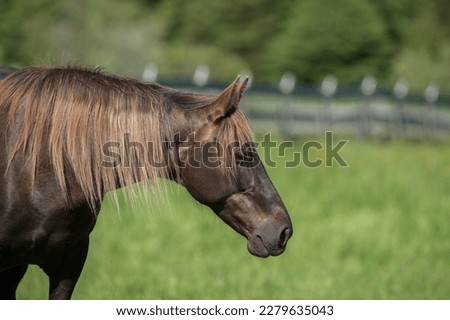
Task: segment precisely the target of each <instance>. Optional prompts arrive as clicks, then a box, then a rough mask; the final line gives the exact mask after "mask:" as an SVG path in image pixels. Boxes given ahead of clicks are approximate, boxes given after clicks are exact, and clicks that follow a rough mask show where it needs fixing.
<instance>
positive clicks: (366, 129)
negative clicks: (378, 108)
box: [359, 74, 377, 138]
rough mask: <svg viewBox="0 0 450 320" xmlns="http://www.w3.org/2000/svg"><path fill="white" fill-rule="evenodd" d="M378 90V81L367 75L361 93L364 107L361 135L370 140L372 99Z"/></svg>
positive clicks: (362, 110) (361, 119)
mask: <svg viewBox="0 0 450 320" xmlns="http://www.w3.org/2000/svg"><path fill="white" fill-rule="evenodd" d="M376 89H377V79H375V77H374V76H372V75H371V74H368V75H366V76H365V77H364V78H363V80H362V81H361V92H362V94H363V105H362V108H361V113H360V115H359V121H360V132H359V133H360V135H361V137H362V138H368V137H370V135H371V110H370V106H371V104H372V97H373V94H374V93H375V90H376Z"/></svg>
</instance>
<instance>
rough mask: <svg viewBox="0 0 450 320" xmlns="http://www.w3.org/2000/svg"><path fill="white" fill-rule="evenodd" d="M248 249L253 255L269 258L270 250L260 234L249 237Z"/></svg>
mask: <svg viewBox="0 0 450 320" xmlns="http://www.w3.org/2000/svg"><path fill="white" fill-rule="evenodd" d="M247 249H248V251H249V252H250V253H251V254H252V255H254V256H256V257H260V258H267V257H268V256H270V253H269V250H267V248H266V247H265V246H264V243H263V242H262V240H261V238H260V237H258V236H254V237H251V238H249V239H248V242H247Z"/></svg>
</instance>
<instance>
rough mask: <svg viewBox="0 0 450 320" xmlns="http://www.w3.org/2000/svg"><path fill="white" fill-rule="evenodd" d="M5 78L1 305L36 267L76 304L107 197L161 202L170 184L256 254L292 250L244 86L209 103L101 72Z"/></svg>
mask: <svg viewBox="0 0 450 320" xmlns="http://www.w3.org/2000/svg"><path fill="white" fill-rule="evenodd" d="M3 71H5V72H4V73H8V75H7V76H6V78H5V79H3V80H2V81H0V298H7V299H13V298H15V292H16V288H17V286H18V284H19V282H20V281H21V279H22V277H23V276H24V274H25V272H26V270H27V266H28V265H29V264H36V265H38V266H40V267H41V268H42V269H43V270H44V272H45V273H46V274H47V275H48V277H49V280H50V284H49V286H50V289H49V297H50V298H51V299H68V298H70V297H71V294H72V292H73V290H74V287H75V284H76V282H77V280H78V277H79V276H80V273H81V270H82V268H83V264H84V261H85V259H86V255H87V251H88V245H89V234H90V233H91V231H92V229H93V228H94V225H95V222H96V218H97V214H98V212H99V210H100V206H101V202H102V199H103V197H104V195H105V193H106V192H109V191H112V192H113V191H114V190H116V189H118V188H121V187H125V189H126V190H128V193H129V195H130V197H131V199H135V198H136V197H139V196H141V195H142V196H143V197H144V198H146V197H149V196H148V195H149V194H150V197H151V194H152V192H148V191H154V190H157V188H158V181H159V180H160V178H166V179H171V180H175V181H176V182H178V183H180V184H182V185H183V186H185V187H186V189H187V190H188V191H189V193H190V194H191V195H192V196H193V197H194V198H195V199H196V200H198V201H199V202H200V203H202V204H205V205H207V206H208V207H210V208H211V209H212V210H213V211H214V212H215V213H216V214H217V215H218V216H219V217H220V218H221V219H222V220H223V221H225V222H226V223H227V224H228V225H230V226H231V227H232V228H233V229H234V230H236V231H237V232H238V233H240V234H241V235H243V236H245V237H246V238H247V240H248V245H247V247H248V250H249V251H250V252H251V253H252V254H253V255H256V256H260V257H267V256H269V255H272V256H276V255H279V254H281V253H282V252H283V251H284V250H285V247H286V243H287V241H288V239H289V237H290V236H291V234H292V225H291V221H290V219H289V216H288V213H287V211H286V208H285V206H284V204H283V202H282V200H281V199H280V197H279V195H278V193H277V191H276V190H275V188H274V186H273V185H272V183H271V181H270V180H269V178H268V176H267V174H266V171H265V169H264V167H263V165H262V164H261V162H260V160H259V157H258V155H257V154H256V152H255V150H254V147H253V145H252V142H251V141H252V133H251V130H250V127H249V124H248V121H247V120H246V118H245V116H244V114H243V113H242V111H241V110H240V109H239V108H238V103H239V100H240V98H241V96H242V94H243V91H244V89H245V86H246V81H243V82H242V83H241V82H240V81H239V78H238V79H236V80H235V81H234V82H233V83H231V85H230V86H229V87H227V88H226V89H225V90H224V91H223V92H222V93H220V94H219V95H217V96H210V95H200V94H192V93H183V92H179V91H176V90H173V89H170V88H166V87H162V86H160V85H156V84H146V83H142V82H139V81H137V80H134V79H128V78H119V77H116V76H110V75H105V74H103V73H102V72H100V71H98V70H88V69H81V68H51V67H29V68H23V69H19V70H6V69H4V70H3ZM137 182H140V183H139V184H138V187H132V188H131V187H129V186H131V185H132V184H136V183H137ZM150 200H151V199H150Z"/></svg>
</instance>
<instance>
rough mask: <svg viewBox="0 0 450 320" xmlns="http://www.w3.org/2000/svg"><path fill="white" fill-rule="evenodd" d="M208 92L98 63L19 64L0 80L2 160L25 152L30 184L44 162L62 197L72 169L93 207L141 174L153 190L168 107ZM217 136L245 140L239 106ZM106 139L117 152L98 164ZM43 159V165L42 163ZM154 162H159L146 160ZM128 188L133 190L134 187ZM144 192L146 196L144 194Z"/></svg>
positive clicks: (197, 101)
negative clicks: (114, 71)
mask: <svg viewBox="0 0 450 320" xmlns="http://www.w3.org/2000/svg"><path fill="white" fill-rule="evenodd" d="M212 99H213V97H212V96H205V95H195V94H182V93H178V91H175V90H173V89H169V88H165V87H162V86H159V85H155V84H146V83H143V82H140V81H138V80H135V79H129V78H121V77H116V76H111V75H106V74H104V73H102V72H101V71H99V70H91V69H83V68H71V67H69V68H62V67H61V68H59V67H57V68H55V67H28V68H23V69H20V70H18V71H16V72H14V73H12V74H10V75H9V76H7V77H6V78H5V79H4V80H2V81H0V117H5V119H6V132H7V134H6V137H7V141H8V142H7V150H6V151H7V157H8V165H11V163H12V162H13V161H14V158H15V157H16V155H17V154H18V153H21V154H23V155H24V158H25V159H26V161H28V162H29V165H30V167H31V171H32V181H33V184H34V183H35V179H36V178H37V177H38V176H39V173H40V168H41V166H43V165H47V166H48V165H49V164H50V165H51V167H52V169H53V172H54V175H55V177H56V180H57V182H58V184H59V186H60V188H61V190H62V192H63V194H64V196H65V198H66V200H67V201H68V202H70V201H69V198H70V195H69V191H68V185H67V183H68V181H67V175H68V173H70V174H72V175H73V176H74V177H75V179H76V181H77V183H78V184H79V186H80V188H81V189H82V191H83V193H84V195H85V197H86V199H87V201H88V202H89V204H90V205H91V206H92V207H96V206H97V203H98V202H99V201H101V199H102V197H103V194H104V193H105V192H107V191H112V190H116V189H118V188H120V187H122V186H129V185H132V184H134V183H136V182H139V181H146V184H149V185H151V189H152V190H154V189H156V187H157V186H155V184H157V181H158V178H161V177H162V178H166V177H168V176H169V175H170V173H169V172H168V170H167V159H166V158H165V156H166V154H165V153H166V151H165V150H164V148H165V144H164V143H165V142H166V141H165V140H166V139H169V137H170V133H171V123H172V122H171V121H172V120H171V118H170V112H171V110H173V108H175V107H182V108H188V109H189V108H200V107H202V106H205V105H207V104H208V103H211V101H212ZM220 135H221V139H222V140H224V141H225V140H226V141H229V140H232V139H236V140H237V141H238V143H239V144H240V145H243V144H244V143H246V142H247V141H250V140H251V130H250V127H249V125H248V122H247V120H246V118H245V116H244V115H243V114H242V112H241V111H237V112H235V113H234V114H233V115H232V116H230V117H229V119H227V121H224V123H223V124H222V128H221V134H220ZM149 142H151V143H149ZM105 143H106V146H107V148H106V151H111V150H115V149H114V148H115V146H120V147H121V153H120V154H121V158H120V159H117V158H109V160H111V162H108V164H109V165H107V166H104V165H102V163H104V161H105ZM108 143H110V144H108ZM139 145H141V146H144V147H145V148H151V150H148V149H145V151H146V152H142V150H140V149H139V148H137V147H136V146H139ZM108 148H109V149H108ZM42 159H46V161H48V162H49V164H42V163H41V162H42V161H43V160H42ZM113 160H114V161H115V162H114V161H113ZM117 160H119V162H120V163H117ZM125 160H126V161H125ZM155 163H157V164H159V165H149V164H155ZM127 189H129V188H127ZM141 191H142V190H141ZM130 192H131V194H132V195H136V194H135V192H136V188H131V189H130V190H129V193H130ZM142 194H143V195H144V197H145V194H146V193H142ZM139 195H140V194H139Z"/></svg>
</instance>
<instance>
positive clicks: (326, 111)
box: [319, 74, 338, 131]
mask: <svg viewBox="0 0 450 320" xmlns="http://www.w3.org/2000/svg"><path fill="white" fill-rule="evenodd" d="M337 86H338V81H337V78H336V77H335V76H334V75H332V74H330V75H327V76H326V77H325V78H323V81H322V85H321V86H320V92H321V93H322V96H323V100H324V107H323V111H322V112H320V111H319V115H320V114H321V115H320V116H319V119H320V121H321V122H322V129H324V130H322V131H325V130H333V112H332V109H331V107H332V104H333V97H334V94H335V93H336V90H337Z"/></svg>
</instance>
